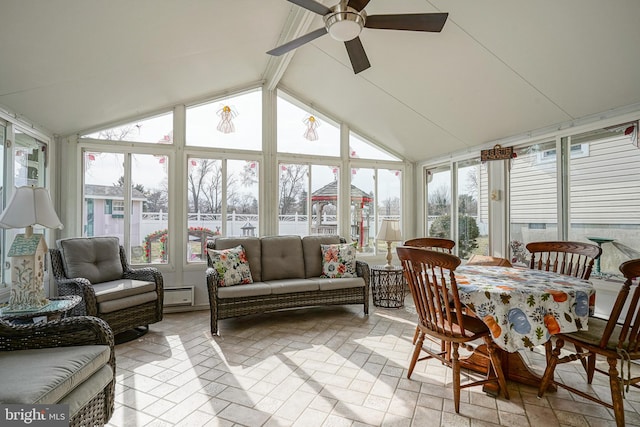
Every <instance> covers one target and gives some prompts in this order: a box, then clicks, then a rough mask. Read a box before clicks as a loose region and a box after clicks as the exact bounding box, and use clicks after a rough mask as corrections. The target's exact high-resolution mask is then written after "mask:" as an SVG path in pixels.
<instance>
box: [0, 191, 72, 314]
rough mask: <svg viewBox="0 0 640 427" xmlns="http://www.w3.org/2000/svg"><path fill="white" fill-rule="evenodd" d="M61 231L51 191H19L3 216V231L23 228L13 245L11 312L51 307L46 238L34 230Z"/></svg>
mask: <svg viewBox="0 0 640 427" xmlns="http://www.w3.org/2000/svg"><path fill="white" fill-rule="evenodd" d="M36 224H39V225H42V226H44V227H47V228H62V223H61V222H60V219H59V218H58V215H56V212H55V210H54V209H53V203H52V202H51V196H49V191H48V190H47V189H46V188H42V187H32V186H25V187H19V188H16V189H15V191H14V192H13V194H12V195H11V200H9V203H8V204H7V207H6V209H5V210H4V211H3V212H2V215H0V227H2V228H24V229H25V232H24V234H18V235H17V236H16V237H15V238H14V239H13V243H12V244H11V248H10V249H9V253H8V254H7V256H9V257H11V258H12V259H11V294H10V296H9V310H13V311H28V310H38V309H39V308H42V307H43V306H45V305H47V304H48V302H49V301H48V300H47V298H46V297H45V294H44V283H43V282H44V266H45V257H46V255H47V244H46V243H45V240H44V235H43V234H34V233H33V226H34V225H36Z"/></svg>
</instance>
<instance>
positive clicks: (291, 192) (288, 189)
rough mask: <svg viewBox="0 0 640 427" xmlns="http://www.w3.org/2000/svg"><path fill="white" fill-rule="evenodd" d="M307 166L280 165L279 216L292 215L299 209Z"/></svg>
mask: <svg viewBox="0 0 640 427" xmlns="http://www.w3.org/2000/svg"><path fill="white" fill-rule="evenodd" d="M307 171H308V167H307V165H281V167H280V197H279V199H280V206H279V208H280V215H293V214H295V213H296V211H297V209H298V208H299V202H300V200H301V196H302V192H303V191H304V189H305V188H304V183H305V179H306V177H307V173H308V172H307Z"/></svg>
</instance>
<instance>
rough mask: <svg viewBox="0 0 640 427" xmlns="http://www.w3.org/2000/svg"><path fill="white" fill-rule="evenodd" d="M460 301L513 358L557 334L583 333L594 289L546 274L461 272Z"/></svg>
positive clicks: (458, 276) (490, 269)
mask: <svg viewBox="0 0 640 427" xmlns="http://www.w3.org/2000/svg"><path fill="white" fill-rule="evenodd" d="M455 275H456V282H457V284H458V293H459V295H460V301H461V302H462V303H463V304H465V305H466V306H467V307H468V308H469V309H470V310H472V311H473V312H474V313H475V314H476V315H477V316H478V317H479V318H481V319H482V320H483V321H484V322H485V323H486V324H487V326H489V329H490V330H491V335H492V336H493V339H494V341H495V342H496V344H497V345H499V346H500V347H502V348H503V349H505V350H507V351H509V352H514V351H517V350H519V349H522V348H530V349H532V348H533V347H535V346H537V345H540V344H543V343H545V342H546V341H547V340H549V338H550V337H551V335H553V334H557V333H559V332H564V333H566V332H575V331H577V330H580V329H583V330H586V329H587V319H588V317H589V314H590V313H593V308H594V305H595V289H594V287H593V284H592V283H591V282H589V281H588V280H582V279H577V278H575V277H571V276H564V275H560V274H556V273H551V272H547V271H540V270H532V269H522V268H508V267H490V266H461V267H459V268H458V269H457V270H456V272H455Z"/></svg>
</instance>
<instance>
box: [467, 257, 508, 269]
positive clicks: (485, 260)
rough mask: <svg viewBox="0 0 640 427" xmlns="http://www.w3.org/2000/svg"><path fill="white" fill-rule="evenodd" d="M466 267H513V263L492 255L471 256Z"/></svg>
mask: <svg viewBox="0 0 640 427" xmlns="http://www.w3.org/2000/svg"><path fill="white" fill-rule="evenodd" d="M465 265H488V266H494V267H513V265H512V264H511V261H509V260H508V259H506V258H500V257H497V256H490V255H476V254H474V255H471V256H470V257H469V259H468V260H467V263H466V264H465Z"/></svg>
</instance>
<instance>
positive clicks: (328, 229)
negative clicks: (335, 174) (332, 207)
mask: <svg viewBox="0 0 640 427" xmlns="http://www.w3.org/2000/svg"><path fill="white" fill-rule="evenodd" d="M337 199H338V181H337V180H335V181H333V182H331V183H329V184H327V185H325V186H324V187H321V188H319V189H317V190H316V191H314V192H313V193H312V194H311V203H312V204H313V206H314V207H316V209H315V212H316V213H317V222H316V224H314V226H313V229H312V230H313V232H314V233H319V234H336V231H337V224H336V223H335V222H334V223H333V224H323V223H322V218H323V210H324V207H325V206H326V205H328V204H330V203H335V202H336V200H337ZM371 202H373V197H371V195H369V194H368V193H367V192H365V191H364V190H361V189H360V188H358V187H356V186H355V185H353V184H351V204H352V205H353V206H355V209H356V211H355V212H354V216H353V221H354V223H353V224H352V225H351V237H352V238H353V239H354V240H356V239H357V240H358V246H359V247H360V248H362V246H363V245H364V244H365V242H366V241H367V239H368V238H369V226H368V225H365V224H364V215H363V209H364V206H365V204H368V203H371Z"/></svg>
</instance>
